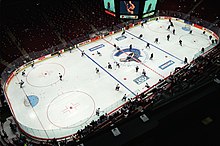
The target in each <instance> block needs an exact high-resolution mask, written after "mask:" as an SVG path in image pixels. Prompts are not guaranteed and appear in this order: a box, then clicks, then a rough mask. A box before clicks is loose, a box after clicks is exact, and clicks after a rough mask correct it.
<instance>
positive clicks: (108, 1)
mask: <svg viewBox="0 0 220 146" xmlns="http://www.w3.org/2000/svg"><path fill="white" fill-rule="evenodd" d="M103 3H104V9H105V12H106V13H107V14H109V15H112V16H114V17H119V18H122V19H142V18H146V17H149V16H152V15H154V14H155V12H156V5H157V0H131V1H129V0H103Z"/></svg>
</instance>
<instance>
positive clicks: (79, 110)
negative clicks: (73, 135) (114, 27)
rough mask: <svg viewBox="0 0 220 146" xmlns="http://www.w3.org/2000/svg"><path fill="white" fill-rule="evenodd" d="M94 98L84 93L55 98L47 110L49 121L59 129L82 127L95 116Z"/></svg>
mask: <svg viewBox="0 0 220 146" xmlns="http://www.w3.org/2000/svg"><path fill="white" fill-rule="evenodd" d="M94 111H95V102H94V100H93V98H92V97H91V96H90V95H89V94H87V93H85V92H82V91H70V92H66V93H64V94H62V95H59V96H57V97H55V98H54V99H53V100H52V101H51V103H50V104H49V106H48V108H47V117H48V120H49V121H50V122H51V123H52V124H53V125H54V126H56V127H59V128H73V127H78V126H81V125H82V124H83V123H85V122H87V121H88V120H89V119H91V117H92V116H93V115H94Z"/></svg>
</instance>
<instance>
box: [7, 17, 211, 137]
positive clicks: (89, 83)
mask: <svg viewBox="0 0 220 146" xmlns="http://www.w3.org/2000/svg"><path fill="white" fill-rule="evenodd" d="M168 24H169V23H168V21H167V20H159V21H152V22H148V23H147V24H144V28H142V27H141V26H135V27H134V28H130V29H129V30H127V31H126V33H125V36H126V39H124V40H121V41H117V40H116V39H115V38H117V37H120V36H121V33H120V32H119V33H116V34H114V35H111V36H108V37H105V38H104V39H100V40H97V41H95V42H92V43H90V44H87V45H85V46H82V47H79V49H80V50H84V51H85V53H86V55H85V56H83V57H81V52H80V50H78V49H75V50H73V51H72V53H69V52H66V53H64V54H61V57H57V56H54V57H52V58H50V59H46V60H44V61H42V62H40V63H37V64H35V66H34V68H32V67H28V68H26V69H25V72H26V76H25V77H23V76H22V75H21V73H19V74H17V75H16V76H15V77H14V78H13V79H12V80H11V82H10V84H9V85H8V88H7V91H6V93H7V97H8V99H9V101H10V104H11V107H12V109H13V112H14V114H15V117H16V119H17V120H18V121H19V122H20V123H21V124H22V125H23V127H22V128H23V129H24V130H25V131H26V132H28V133H30V134H31V135H37V137H50V136H51V137H52V138H53V137H55V136H54V135H53V132H52V133H50V132H51V130H54V129H59V132H58V133H56V132H55V133H56V137H62V136H67V135H70V134H72V133H75V132H76V131H77V130H78V129H82V128H84V126H85V125H87V124H88V123H90V121H91V120H93V119H97V118H98V117H97V116H96V115H95V110H96V109H97V108H100V109H101V111H102V112H101V114H103V113H105V112H109V111H111V110H113V109H114V108H116V107H117V106H119V105H121V104H122V103H123V102H122V101H121V99H122V97H123V95H124V94H127V95H128V96H129V97H134V94H137V93H141V92H142V91H144V90H146V88H144V85H145V83H146V82H147V83H148V84H149V85H150V86H152V85H154V84H156V83H157V82H158V80H159V79H162V78H164V77H167V76H168V75H169V74H170V73H171V72H173V71H174V69H175V67H181V66H183V65H184V64H183V60H184V57H187V58H188V61H191V60H192V59H193V57H194V55H195V54H196V53H198V52H199V51H200V50H201V48H202V47H204V48H205V47H208V46H210V45H211V42H210V40H209V39H208V36H209V35H210V34H205V35H204V34H202V30H199V29H197V28H194V27H191V29H192V30H193V33H192V34H189V32H188V31H184V30H183V29H182V27H183V26H185V24H183V23H182V22H177V21H174V26H175V30H176V34H175V35H173V34H172V29H173V28H172V27H171V30H170V31H168V30H166V28H167V26H168ZM140 34H143V38H142V39H138V36H139V35H140ZM168 34H170V36H171V37H170V41H167V40H166V36H167V35H168ZM156 37H157V38H159V43H158V44H156V43H154V40H155V38H156ZM179 39H181V40H182V41H183V46H180V45H179ZM147 42H149V43H150V44H151V45H150V48H145V47H146V43H147ZM100 44H104V45H105V46H104V47H103V48H100V49H98V51H99V52H101V53H102V56H99V55H97V54H96V51H90V50H89V49H90V48H92V47H94V46H97V45H100ZM113 44H116V45H117V46H119V47H120V48H121V49H126V48H129V45H130V44H132V45H133V47H134V48H136V49H139V50H140V51H141V56H142V57H140V58H139V59H140V60H141V62H135V61H131V62H120V58H126V56H127V54H128V53H124V54H122V55H121V56H120V57H117V56H114V54H115V53H116V52H117V50H116V49H115V48H114V47H113ZM151 53H153V54H154V58H153V60H149V56H150V54H151ZM169 60H172V61H174V64H172V65H170V66H169V67H167V68H165V69H164V70H162V69H160V68H159V66H160V65H162V64H164V63H165V62H167V61H169ZM108 62H110V63H111V64H112V66H113V69H112V70H111V69H108V68H107V64H108ZM114 62H119V63H120V68H117V67H116V65H115V63H114ZM136 66H139V68H140V69H139V72H138V73H136V72H135V67H136ZM96 67H97V68H99V70H100V74H96V72H95V68H96ZM143 69H145V70H146V73H147V76H148V77H149V79H148V80H147V81H146V82H144V83H142V84H140V85H138V84H136V83H135V82H134V81H133V80H134V79H135V78H137V77H139V76H140V75H141V72H142V70H143ZM59 73H61V74H62V75H63V81H60V80H59ZM21 79H22V80H23V81H24V82H25V83H24V87H23V88H22V89H21V88H20V87H19V85H18V82H19V81H20V80H21ZM118 83H119V84H120V87H121V88H120V91H119V92H118V91H115V86H116V84H118ZM30 95H35V96H37V97H38V98H39V102H38V104H37V105H36V106H34V107H33V108H32V107H30V106H25V105H24V100H25V99H27V96H30ZM24 126H26V128H25V127H24ZM27 127H28V128H27ZM30 129H31V130H30ZM33 129H35V130H33ZM36 129H37V130H38V131H43V130H44V131H48V133H47V134H46V135H47V136H45V135H44V134H42V136H41V135H40V134H38V132H36ZM55 131H56V130H55ZM39 133H41V132H39Z"/></svg>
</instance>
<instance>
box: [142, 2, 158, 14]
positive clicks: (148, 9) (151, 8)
mask: <svg viewBox="0 0 220 146" xmlns="http://www.w3.org/2000/svg"><path fill="white" fill-rule="evenodd" d="M156 5H157V0H145V3H144V10H143V16H142V18H145V17H149V16H151V15H154V13H155V10H156Z"/></svg>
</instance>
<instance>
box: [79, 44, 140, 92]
mask: <svg viewBox="0 0 220 146" xmlns="http://www.w3.org/2000/svg"><path fill="white" fill-rule="evenodd" d="M77 49H78V50H80V51H81V52H82V50H81V49H80V48H78V47H77ZM84 54H85V55H86V56H87V57H88V58H89V59H90V60H92V61H93V62H94V63H95V64H96V65H98V66H99V67H100V68H101V69H103V70H104V71H105V72H106V73H107V74H109V75H110V76H111V77H112V78H114V79H115V80H116V81H117V82H119V83H120V84H121V85H122V86H124V87H125V88H126V89H127V90H128V91H130V92H131V93H132V94H133V95H135V96H136V94H135V93H134V92H133V91H131V90H130V89H129V88H128V87H127V86H125V85H124V84H123V83H122V82H120V81H119V80H118V79H117V78H115V77H114V76H113V75H112V74H110V73H109V72H108V71H107V70H106V69H104V68H103V67H102V66H101V65H100V64H98V63H97V62H96V61H95V60H94V59H92V58H91V57H90V56H89V55H87V54H86V53H84Z"/></svg>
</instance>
